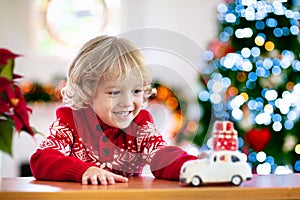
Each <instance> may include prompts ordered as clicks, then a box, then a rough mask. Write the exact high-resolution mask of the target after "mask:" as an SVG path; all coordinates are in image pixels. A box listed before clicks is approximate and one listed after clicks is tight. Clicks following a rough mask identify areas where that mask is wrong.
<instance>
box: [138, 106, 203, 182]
mask: <svg viewBox="0 0 300 200" xmlns="http://www.w3.org/2000/svg"><path fill="white" fill-rule="evenodd" d="M135 122H136V123H137V124H138V125H139V127H140V128H139V131H138V136H139V137H138V139H137V140H138V141H140V142H139V143H138V150H139V152H141V153H143V157H144V158H145V159H146V160H147V162H148V163H149V164H150V167H151V171H152V173H153V175H154V176H155V177H156V178H162V179H171V180H178V179H179V174H180V169H181V166H182V165H183V163H185V162H186V161H188V160H196V159H198V158H197V157H196V156H192V155H188V154H187V153H186V152H185V151H183V150H182V149H181V148H179V147H176V146H167V145H166V143H165V141H164V140H163V138H162V136H161V134H160V133H159V131H158V130H157V129H156V128H155V125H154V124H153V119H152V116H151V114H150V113H149V112H148V111H145V110H143V111H141V112H140V115H138V117H137V119H136V121H135Z"/></svg>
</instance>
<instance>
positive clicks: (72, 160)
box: [30, 111, 95, 182]
mask: <svg viewBox="0 0 300 200" xmlns="http://www.w3.org/2000/svg"><path fill="white" fill-rule="evenodd" d="M60 113H65V114H66V115H68V112H62V111H60ZM60 115H62V114H60ZM69 116H70V115H69ZM60 119H61V118H60V117H58V120H57V121H55V122H54V123H53V124H52V125H51V126H50V135H49V136H48V137H46V138H45V139H44V140H43V141H42V142H41V144H40V146H39V148H38V149H37V150H36V152H35V153H34V154H33V155H32V156H31V158H30V167H31V171H32V174H33V176H34V177H35V178H36V179H42V180H59V181H76V182H81V177H82V174H83V173H84V171H86V169H87V168H89V167H91V166H95V164H93V163H87V162H83V161H82V160H80V159H79V158H77V157H74V156H71V152H72V145H73V139H74V136H73V133H72V131H74V129H72V128H70V127H69V125H68V124H66V122H65V123H63V122H62V121H63V120H60ZM64 121H66V120H64Z"/></svg>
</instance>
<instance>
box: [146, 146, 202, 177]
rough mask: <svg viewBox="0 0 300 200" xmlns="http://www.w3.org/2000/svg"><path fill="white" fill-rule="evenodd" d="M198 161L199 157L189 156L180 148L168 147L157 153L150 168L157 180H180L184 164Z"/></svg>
mask: <svg viewBox="0 0 300 200" xmlns="http://www.w3.org/2000/svg"><path fill="white" fill-rule="evenodd" d="M196 159H198V157H196V156H192V155H189V154H187V153H186V152H185V151H183V150H182V149H181V148H179V147H176V146H166V147H164V148H162V149H160V150H158V151H157V152H156V153H155V156H154V157H153V158H152V160H151V163H150V167H151V171H152V173H153V175H154V176H155V177H156V178H163V179H170V180H178V179H179V174H180V169H181V167H182V165H183V163H185V162H186V161H188V160H196Z"/></svg>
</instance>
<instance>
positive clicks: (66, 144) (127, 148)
mask: <svg viewBox="0 0 300 200" xmlns="http://www.w3.org/2000/svg"><path fill="white" fill-rule="evenodd" d="M56 116H57V120H56V121H55V122H54V123H53V124H52V125H51V126H50V135H49V136H48V137H47V138H45V139H44V140H43V142H42V143H41V144H40V146H39V148H38V149H37V150H36V152H35V153H34V154H33V155H32V156H31V159H30V166H31V171H32V173H33V176H34V177H35V178H36V179H43V180H62V181H76V182H81V177H82V174H83V173H84V172H85V170H87V168H89V167H91V166H97V167H101V168H105V169H107V170H109V171H112V172H114V173H116V174H121V175H124V176H130V175H140V174H141V171H142V168H143V167H144V166H145V165H147V164H149V165H150V168H151V171H152V173H153V175H154V176H155V177H156V178H163V179H173V180H177V179H178V178H179V172H180V168H181V166H182V164H183V163H184V162H186V161H187V160H195V159H197V157H195V156H191V155H188V154H187V153H186V152H185V151H183V150H182V149H180V148H179V147H175V146H167V145H166V143H165V141H164V140H163V138H162V136H161V135H160V133H159V132H158V131H157V129H156V128H155V126H154V124H153V119H152V117H151V115H150V113H149V112H148V111H146V110H142V111H141V112H140V113H139V114H138V116H137V117H136V118H135V119H134V121H133V122H132V123H131V125H130V126H129V127H128V128H126V129H124V130H121V129H118V128H113V127H110V126H108V125H106V124H104V123H103V122H102V121H101V120H100V119H99V118H98V117H97V116H96V114H95V113H94V112H93V111H92V109H90V108H87V109H82V110H72V109H71V108H69V107H61V108H58V109H57V111H56Z"/></svg>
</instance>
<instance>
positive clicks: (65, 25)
mask: <svg viewBox="0 0 300 200" xmlns="http://www.w3.org/2000/svg"><path fill="white" fill-rule="evenodd" d="M299 5H300V1H299V0H261V1H257V0H249V1H247V0H236V1H234V0H201V1H200V0H189V1H184V0H122V1H121V0H84V1H83V0H1V1H0V17H1V20H0V26H1V29H0V46H1V48H7V49H10V50H11V51H13V52H14V53H17V54H21V55H22V57H18V58H17V59H16V60H15V65H16V66H15V73H17V74H20V75H22V76H23V78H22V79H21V80H20V81H19V82H18V84H19V85H20V88H21V90H22V92H23V95H24V96H25V98H26V100H27V102H28V104H29V106H30V107H32V109H33V113H32V114H31V118H30V121H31V125H32V126H33V127H35V128H36V129H37V130H39V131H40V132H42V133H43V135H37V136H36V137H35V138H34V139H33V138H32V137H31V136H30V135H28V134H19V135H18V134H16V135H15V136H14V141H13V156H10V155H7V154H5V153H3V154H2V156H1V157H2V163H1V166H2V176H8V177H14V176H30V175H31V174H30V170H29V169H28V160H29V158H30V155H31V154H32V153H33V152H34V150H35V149H36V147H37V145H38V144H39V142H40V140H41V139H42V138H43V137H44V136H46V135H47V134H48V126H49V124H50V123H51V122H52V121H53V120H54V119H55V108H56V107H57V106H59V105H61V96H60V89H61V88H62V87H63V86H64V83H65V75H66V71H67V68H68V62H69V61H70V60H71V59H72V57H73V56H74V54H75V53H76V50H77V49H78V48H79V47H80V46H81V45H82V44H83V43H84V42H85V41H87V40H88V39H90V38H92V37H94V36H97V35H101V34H108V35H119V36H122V37H126V38H129V39H130V40H132V41H133V42H134V43H135V44H136V45H137V46H138V48H139V49H140V50H141V51H142V52H143V54H144V56H145V59H146V64H147V65H148V66H149V68H150V70H151V72H152V75H153V80H154V84H153V87H154V91H155V92H156V95H154V96H152V97H150V99H149V106H148V108H147V109H149V110H150V112H151V113H152V114H153V116H154V120H155V122H156V125H157V127H158V129H159V130H160V131H161V132H162V134H163V135H164V138H165V139H166V140H167V141H168V142H170V143H173V144H175V145H179V146H181V147H182V148H184V149H186V150H187V151H188V152H189V153H191V154H195V155H197V154H198V153H200V152H201V151H205V150H210V149H211V148H212V144H211V140H210V138H211V137H212V132H213V131H215V130H212V128H213V127H212V124H213V122H214V121H215V120H229V121H232V122H233V123H234V127H235V129H236V130H237V133H238V136H239V137H238V148H239V150H240V151H242V152H243V153H245V154H246V155H247V157H248V162H249V164H250V165H251V167H252V169H253V173H257V174H263V175H265V174H270V173H277V174H287V173H297V172H299V171H300V156H299V154H300V144H299V138H300V133H299V131H298V130H299V128H298V127H300V123H299V117H300V107H299V105H300V104H299V101H300V83H299V82H300V79H299V78H298V74H299V71H300V62H299V53H300V50H299V49H300V44H299V43H300V42H299V20H300V14H299ZM299 77H300V76H299ZM283 102H284V103H283ZM228 131H229V132H230V131H232V130H228Z"/></svg>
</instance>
